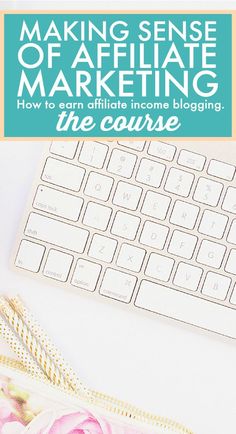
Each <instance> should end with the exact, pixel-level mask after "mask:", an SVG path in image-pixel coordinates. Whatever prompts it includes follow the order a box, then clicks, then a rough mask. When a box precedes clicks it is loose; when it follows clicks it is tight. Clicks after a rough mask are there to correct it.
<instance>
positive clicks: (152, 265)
mask: <svg viewBox="0 0 236 434" xmlns="http://www.w3.org/2000/svg"><path fill="white" fill-rule="evenodd" d="M174 263H175V261H174V259H172V258H167V257H166V256H162V255H158V254H157V253H151V255H150V257H149V260H148V263H147V267H146V270H145V274H146V276H149V277H152V278H153V279H158V280H162V281H163V282H168V280H169V278H170V275H171V271H172V269H173V266H174Z"/></svg>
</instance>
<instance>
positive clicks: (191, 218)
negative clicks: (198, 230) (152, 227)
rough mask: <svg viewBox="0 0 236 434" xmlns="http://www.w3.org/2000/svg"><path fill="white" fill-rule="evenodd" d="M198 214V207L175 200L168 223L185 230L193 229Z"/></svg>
mask: <svg viewBox="0 0 236 434" xmlns="http://www.w3.org/2000/svg"><path fill="white" fill-rule="evenodd" d="M198 214H199V207H198V206H196V205H191V204H190V203H187V202H182V201H181V200H177V201H176V202H175V205H174V208H173V211H172V214H171V216H170V222H171V223H173V224H174V225H177V226H182V227H183V228H186V229H193V228H194V226H195V224H196V221H197V217H198Z"/></svg>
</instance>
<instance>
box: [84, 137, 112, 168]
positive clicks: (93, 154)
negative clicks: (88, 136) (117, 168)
mask: <svg viewBox="0 0 236 434" xmlns="http://www.w3.org/2000/svg"><path fill="white" fill-rule="evenodd" d="M107 152H108V146H107V145H103V144H102V143H98V142H93V141H91V142H90V141H88V142H87V141H86V142H84V143H83V145H82V148H81V152H80V154H79V162H80V163H82V164H86V165H87V166H91V167H96V168H97V169H101V168H102V167H103V166H104V162H105V159H106V156H107Z"/></svg>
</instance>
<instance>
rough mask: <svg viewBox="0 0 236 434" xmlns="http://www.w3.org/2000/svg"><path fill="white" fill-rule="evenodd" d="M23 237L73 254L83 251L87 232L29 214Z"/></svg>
mask: <svg viewBox="0 0 236 434" xmlns="http://www.w3.org/2000/svg"><path fill="white" fill-rule="evenodd" d="M25 235H28V236H29V237H31V238H35V239H37V240H41V241H45V242H47V243H49V244H53V245H55V246H59V247H62V248H65V249H68V250H72V251H74V252H78V253H82V252H83V251H84V248H85V245H86V242H87V239H88V235H89V232H88V231H87V230H85V229H81V228H78V227H76V226H73V225H69V224H67V223H63V222H60V221H58V220H54V219H51V218H49V217H45V216H43V215H40V214H36V213H34V212H33V213H31V214H30V216H29V219H28V222H27V224H26V228H25Z"/></svg>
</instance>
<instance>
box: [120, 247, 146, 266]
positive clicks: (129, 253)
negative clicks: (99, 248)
mask: <svg viewBox="0 0 236 434" xmlns="http://www.w3.org/2000/svg"><path fill="white" fill-rule="evenodd" d="M145 254H146V251H145V250H144V249H140V248H139V247H134V246H132V245H130V244H125V243H124V244H122V246H121V249H120V252H119V255H118V258H117V261H116V263H117V265H118V266H119V267H122V268H126V269H127V270H130V271H136V272H138V271H140V270H141V267H142V264H143V260H144V257H145Z"/></svg>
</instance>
